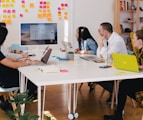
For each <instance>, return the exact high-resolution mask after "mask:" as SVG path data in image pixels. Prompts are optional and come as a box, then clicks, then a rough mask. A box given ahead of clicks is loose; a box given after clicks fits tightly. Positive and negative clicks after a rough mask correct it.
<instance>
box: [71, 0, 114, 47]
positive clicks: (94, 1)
mask: <svg viewBox="0 0 143 120" xmlns="http://www.w3.org/2000/svg"><path fill="white" fill-rule="evenodd" d="M74 11H75V14H74V15H75V21H74V22H75V24H74V30H76V28H77V27H78V26H83V25H84V26H86V27H88V28H89V30H90V32H91V34H92V35H93V37H94V38H95V39H96V38H97V36H98V27H99V25H100V23H102V22H110V23H111V24H112V25H113V24H114V23H113V21H114V20H113V19H114V0H76V1H75V10H74ZM73 44H74V45H75V46H77V42H76V41H74V43H73Z"/></svg>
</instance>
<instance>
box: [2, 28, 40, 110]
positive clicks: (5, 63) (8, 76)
mask: <svg viewBox="0 0 143 120" xmlns="http://www.w3.org/2000/svg"><path fill="white" fill-rule="evenodd" d="M7 34H8V30H7V28H6V27H0V47H1V46H2V45H3V43H4V41H5V39H6V36H7ZM31 64H39V62H38V61H34V60H30V59H23V60H14V59H11V58H7V57H5V56H4V55H3V53H2V52H1V50H0V73H1V74H0V86H1V87H3V88H10V87H18V86H19V72H18V70H17V68H18V67H22V66H27V65H31ZM27 89H29V95H33V96H34V97H35V95H36V93H34V92H35V91H36V90H37V87H36V86H35V85H34V84H33V83H32V82H30V81H28V84H27ZM3 105H4V103H3V102H2V103H0V107H1V108H2V109H4V110H6V109H9V108H5V107H7V106H3ZM5 105H7V104H5Z"/></svg>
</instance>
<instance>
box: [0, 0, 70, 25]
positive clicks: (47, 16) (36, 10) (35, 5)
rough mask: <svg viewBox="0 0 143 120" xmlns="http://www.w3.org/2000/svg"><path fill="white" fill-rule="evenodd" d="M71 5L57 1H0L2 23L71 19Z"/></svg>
mask: <svg viewBox="0 0 143 120" xmlns="http://www.w3.org/2000/svg"><path fill="white" fill-rule="evenodd" d="M68 8H69V4H68V2H67V1H65V0H64V1H63V0H61V1H57V0H38V1H37V0H35V1H33V0H0V21H1V22H5V23H6V24H12V23H13V21H15V20H16V19H18V21H21V22H22V21H26V20H28V21H29V20H31V19H35V20H44V21H47V22H53V21H55V20H56V21H57V20H58V21H62V20H68V19H69V10H68Z"/></svg>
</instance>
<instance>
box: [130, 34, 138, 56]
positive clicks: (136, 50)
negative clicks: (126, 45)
mask: <svg viewBox="0 0 143 120" xmlns="http://www.w3.org/2000/svg"><path fill="white" fill-rule="evenodd" d="M133 35H134V32H131V33H130V39H131V45H132V49H133V52H134V53H135V54H137V52H138V49H137V48H136V47H134V46H133Z"/></svg>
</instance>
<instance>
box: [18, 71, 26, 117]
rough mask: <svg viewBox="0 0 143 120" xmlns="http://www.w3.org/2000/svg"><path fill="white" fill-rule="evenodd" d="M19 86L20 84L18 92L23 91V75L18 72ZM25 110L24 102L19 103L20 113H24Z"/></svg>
mask: <svg viewBox="0 0 143 120" xmlns="http://www.w3.org/2000/svg"><path fill="white" fill-rule="evenodd" d="M19 80H20V81H19V84H20V85H19V86H20V93H23V92H25V76H24V75H23V74H21V73H19ZM24 111H25V104H23V105H21V115H22V114H24Z"/></svg>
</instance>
